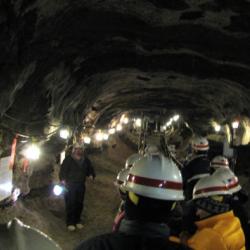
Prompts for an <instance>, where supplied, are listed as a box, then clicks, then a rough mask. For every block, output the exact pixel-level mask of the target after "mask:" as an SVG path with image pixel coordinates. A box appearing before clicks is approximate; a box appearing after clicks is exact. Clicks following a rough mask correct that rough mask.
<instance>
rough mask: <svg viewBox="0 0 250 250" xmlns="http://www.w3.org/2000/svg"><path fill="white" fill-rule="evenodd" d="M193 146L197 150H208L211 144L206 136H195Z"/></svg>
mask: <svg viewBox="0 0 250 250" xmlns="http://www.w3.org/2000/svg"><path fill="white" fill-rule="evenodd" d="M192 148H193V149H194V150H196V151H208V149H209V144H208V140H207V138H205V137H195V138H194V139H193V141H192Z"/></svg>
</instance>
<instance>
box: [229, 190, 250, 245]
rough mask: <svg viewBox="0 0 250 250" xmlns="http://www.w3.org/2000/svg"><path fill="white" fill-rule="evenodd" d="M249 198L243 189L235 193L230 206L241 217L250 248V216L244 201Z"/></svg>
mask: <svg viewBox="0 0 250 250" xmlns="http://www.w3.org/2000/svg"><path fill="white" fill-rule="evenodd" d="M247 200H248V197H247V194H245V193H244V192H243V190H242V189H241V190H240V191H239V192H237V193H235V194H233V196H232V197H231V199H230V207H231V208H232V209H233V212H234V215H235V216H236V217H238V218H239V219H240V223H241V227H242V229H243V232H244V234H245V239H246V249H250V218H249V216H248V211H247V209H246V207H245V206H244V203H245V202H246V201H247Z"/></svg>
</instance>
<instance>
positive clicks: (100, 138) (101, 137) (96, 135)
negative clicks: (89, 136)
mask: <svg viewBox="0 0 250 250" xmlns="http://www.w3.org/2000/svg"><path fill="white" fill-rule="evenodd" d="M95 139H96V140H97V141H102V140H103V133H102V132H97V133H96V134H95Z"/></svg>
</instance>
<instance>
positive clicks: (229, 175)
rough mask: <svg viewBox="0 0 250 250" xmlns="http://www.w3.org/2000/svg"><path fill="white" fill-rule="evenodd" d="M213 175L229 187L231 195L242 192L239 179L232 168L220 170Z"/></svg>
mask: <svg viewBox="0 0 250 250" xmlns="http://www.w3.org/2000/svg"><path fill="white" fill-rule="evenodd" d="M213 175H214V176H216V177H217V178H219V179H220V180H222V181H223V182H224V183H225V184H226V185H227V186H228V188H229V190H230V192H231V194H234V193H236V192H238V191H240V190H241V185H240V184H239V180H238V177H237V176H236V175H235V174H234V172H233V171H232V170H231V169H230V168H219V169H217V170H216V171H215V172H214V173H213Z"/></svg>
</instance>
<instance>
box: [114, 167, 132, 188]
mask: <svg viewBox="0 0 250 250" xmlns="http://www.w3.org/2000/svg"><path fill="white" fill-rule="evenodd" d="M128 173H129V168H123V169H122V170H121V171H120V172H119V173H118V175H117V177H116V182H115V184H116V185H117V186H120V185H122V184H123V183H124V182H125V181H126V180H127V177H128Z"/></svg>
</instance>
